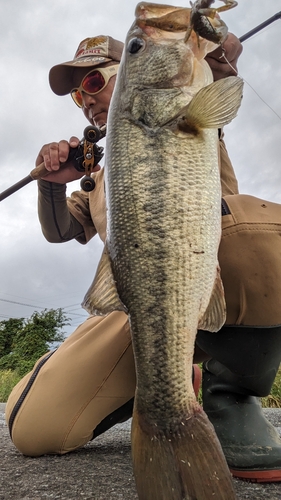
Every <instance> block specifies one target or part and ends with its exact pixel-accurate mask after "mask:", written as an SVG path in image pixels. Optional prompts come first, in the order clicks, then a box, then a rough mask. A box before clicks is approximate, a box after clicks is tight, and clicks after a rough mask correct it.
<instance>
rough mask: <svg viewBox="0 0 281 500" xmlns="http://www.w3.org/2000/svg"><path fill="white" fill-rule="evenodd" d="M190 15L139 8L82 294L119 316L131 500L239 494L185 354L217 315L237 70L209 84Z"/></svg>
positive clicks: (113, 117)
mask: <svg viewBox="0 0 281 500" xmlns="http://www.w3.org/2000/svg"><path fill="white" fill-rule="evenodd" d="M189 16H190V9H181V8H177V7H171V6H164V5H158V4H147V3H140V4H138V6H137V8H136V19H135V22H134V23H133V25H132V27H131V29H130V30H129V32H128V35H127V38H126V42H125V48H124V52H123V57H122V61H121V65H120V69H119V74H118V77H117V82H116V86H115V90H114V95H113V97H112V101H111V105H110V112H109V119H108V134H107V142H106V167H105V173H106V187H105V189H106V201H107V209H108V232H107V243H106V247H105V251H104V253H103V256H102V258H101V261H100V264H99V267H98V270H97V274H96V277H95V279H94V282H93V285H92V286H91V288H90V290H89V292H88V293H87V295H86V297H85V300H84V307H85V308H86V309H87V310H88V311H89V312H91V313H95V314H108V313H109V312H111V311H113V310H116V309H120V310H125V311H126V312H128V313H129V319H130V325H131V333H132V340H133V349H134V356H135V364H136V373H137V389H136V395H135V405H134V413H133V422H132V456H133V467H134V474H135V478H136V486H137V492H138V495H139V498H140V499H141V500H181V499H193V500H194V499H198V500H207V499H208V500H209V499H217V500H218V499H219V500H222V499H225V500H232V499H234V498H235V494H234V491H233V486H232V480H231V475H230V473H229V470H228V467H227V464H226V461H225V458H224V455H223V452H222V449H221V447H220V444H219V441H218V439H217V437H216V434H215V431H214V429H213V427H212V425H211V424H210V422H209V420H208V418H207V416H206V414H205V413H204V412H203V409H202V408H201V406H200V405H199V404H198V403H197V401H196V398H195V395H194V391H193V387H192V362H193V351H194V345H195V337H196V333H197V329H198V328H201V329H205V330H209V331H216V330H218V329H220V328H221V326H222V325H223V323H224V321H225V302H224V293H223V287H222V283H221V279H220V274H219V267H218V261H217V251H218V245H219V242H220V236H221V215H220V214H221V190H220V177H219V168H218V128H220V127H222V126H224V125H225V124H227V123H229V122H230V121H231V120H232V119H233V118H234V117H235V116H236V114H237V110H238V108H239V106H240V102H241V96H242V81H241V80H240V79H239V78H237V77H229V78H226V79H223V80H219V81H217V82H215V83H212V74H211V71H210V69H209V67H208V64H207V63H206V62H205V61H204V57H205V55H206V53H207V52H208V51H210V50H213V49H214V48H215V47H216V46H214V44H213V43H212V42H210V41H207V40H204V39H201V38H199V44H198V36H197V35H195V34H194V33H193V32H192V33H191V34H190V36H189V37H188V40H187V41H185V35H186V28H187V27H188V25H189ZM161 19H162V20H163V23H162V22H161ZM183 28H184V29H183ZM210 335H211V333H210Z"/></svg>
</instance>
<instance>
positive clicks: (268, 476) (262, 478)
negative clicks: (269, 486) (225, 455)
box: [229, 468, 281, 483]
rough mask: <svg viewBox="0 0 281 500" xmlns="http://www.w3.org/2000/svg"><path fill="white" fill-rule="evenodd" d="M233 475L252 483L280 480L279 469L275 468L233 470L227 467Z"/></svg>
mask: <svg viewBox="0 0 281 500" xmlns="http://www.w3.org/2000/svg"><path fill="white" fill-rule="evenodd" d="M229 470H230V472H231V474H232V475H233V477H236V478H238V479H242V480H244V481H250V482H252V483H278V482H280V481H281V469H275V470H263V471H262V470H249V471H248V470H247V471H243V470H235V469H231V468H230V469H229Z"/></svg>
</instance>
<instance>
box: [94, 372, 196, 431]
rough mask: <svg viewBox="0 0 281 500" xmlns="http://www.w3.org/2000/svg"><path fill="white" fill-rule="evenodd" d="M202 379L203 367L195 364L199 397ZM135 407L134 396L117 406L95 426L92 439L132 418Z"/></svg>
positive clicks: (194, 386) (193, 376)
mask: <svg viewBox="0 0 281 500" xmlns="http://www.w3.org/2000/svg"><path fill="white" fill-rule="evenodd" d="M201 381H202V372H201V369H200V368H199V366H198V365H193V367H192V384H193V389H194V392H195V396H196V398H197V396H198V392H199V389H200V387H201ZM133 407H134V398H132V399H130V400H129V401H127V403H125V404H124V405H122V406H121V407H120V408H117V410H115V411H113V412H112V413H110V415H108V416H107V417H105V418H104V419H103V420H102V421H101V422H100V423H99V424H98V425H97V427H96V428H95V430H94V433H93V437H92V440H93V439H94V438H96V437H97V436H99V435H100V434H103V433H104V432H105V431H107V430H108V429H110V428H111V427H113V426H114V425H116V424H120V423H122V422H125V421H126V420H128V419H129V418H131V416H132V414H133Z"/></svg>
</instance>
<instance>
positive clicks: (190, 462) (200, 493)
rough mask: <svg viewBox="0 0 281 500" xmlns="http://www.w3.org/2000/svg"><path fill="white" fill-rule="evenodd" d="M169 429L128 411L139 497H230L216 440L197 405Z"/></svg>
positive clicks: (157, 499) (228, 480)
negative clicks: (191, 412)
mask: <svg viewBox="0 0 281 500" xmlns="http://www.w3.org/2000/svg"><path fill="white" fill-rule="evenodd" d="M173 427H174V429H175V430H172V429H169V431H167V432H165V431H161V432H159V431H157V426H156V425H155V424H153V423H150V422H148V421H147V419H146V418H145V416H144V415H142V414H140V413H138V411H137V410H136V408H135V410H134V415H133V422H132V457H133V468H134V475H135V480H136V487H137V493H138V497H139V499H140V500H210V498H212V499H215V500H235V498H236V496H235V492H234V489H233V483H232V478H231V474H230V472H229V469H228V466H227V463H226V460H225V457H224V455H223V452H222V449H221V446H220V443H219V441H218V438H217V436H216V434H215V431H214V428H213V426H212V424H211V423H210V422H209V420H208V418H207V416H206V414H205V413H204V411H203V409H202V408H201V407H200V406H199V405H197V406H196V410H195V411H193V414H192V415H189V416H187V417H185V418H184V419H181V420H180V421H179V422H178V423H177V424H176V425H174V423H173Z"/></svg>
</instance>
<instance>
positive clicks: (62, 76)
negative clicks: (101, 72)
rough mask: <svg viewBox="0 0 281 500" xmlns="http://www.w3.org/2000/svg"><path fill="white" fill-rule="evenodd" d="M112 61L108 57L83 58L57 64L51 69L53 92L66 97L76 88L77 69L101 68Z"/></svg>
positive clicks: (50, 78) (50, 76) (50, 81)
mask: <svg viewBox="0 0 281 500" xmlns="http://www.w3.org/2000/svg"><path fill="white" fill-rule="evenodd" d="M110 61H112V59H109V58H108V57H91V56H89V57H81V58H79V59H74V60H72V61H68V62H65V63H62V64H57V65H56V66H53V67H52V68H51V69H50V72H49V83H50V87H51V89H52V91H53V92H54V93H55V94H57V95H66V94H69V93H70V92H71V90H72V89H73V88H74V82H73V73H74V70H75V68H87V67H91V66H92V67H94V66H100V65H101V64H105V63H107V62H110Z"/></svg>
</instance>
